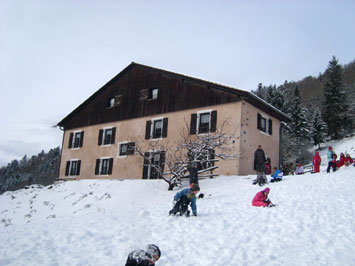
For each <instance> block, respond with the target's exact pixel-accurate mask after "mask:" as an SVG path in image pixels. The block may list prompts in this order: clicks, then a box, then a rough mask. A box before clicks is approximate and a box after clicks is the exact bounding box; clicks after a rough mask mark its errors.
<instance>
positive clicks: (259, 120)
mask: <svg viewBox="0 0 355 266" xmlns="http://www.w3.org/2000/svg"><path fill="white" fill-rule="evenodd" d="M257 128H258V129H260V130H261V114H258V124H257Z"/></svg>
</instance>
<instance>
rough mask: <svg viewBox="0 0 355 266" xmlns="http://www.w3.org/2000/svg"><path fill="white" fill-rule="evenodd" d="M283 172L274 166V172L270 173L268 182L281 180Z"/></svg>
mask: <svg viewBox="0 0 355 266" xmlns="http://www.w3.org/2000/svg"><path fill="white" fill-rule="evenodd" d="M283 175H284V174H283V173H282V171H281V170H280V169H277V168H276V167H274V174H273V175H271V180H270V182H272V183H274V182H279V181H281V180H282V177H283Z"/></svg>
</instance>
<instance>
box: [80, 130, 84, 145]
mask: <svg viewBox="0 0 355 266" xmlns="http://www.w3.org/2000/svg"><path fill="white" fill-rule="evenodd" d="M83 142H84V131H81V136H80V147H83Z"/></svg>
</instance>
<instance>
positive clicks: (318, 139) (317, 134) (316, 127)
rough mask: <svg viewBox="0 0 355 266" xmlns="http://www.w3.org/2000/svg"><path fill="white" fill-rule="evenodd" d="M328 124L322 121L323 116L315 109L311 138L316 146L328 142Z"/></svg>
mask: <svg viewBox="0 0 355 266" xmlns="http://www.w3.org/2000/svg"><path fill="white" fill-rule="evenodd" d="M327 130H328V128H327V124H326V123H324V121H323V120H322V115H321V112H320V111H319V109H318V108H317V109H315V110H314V113H313V121H312V130H311V137H312V141H313V144H314V145H318V148H320V144H322V143H324V142H325V141H326V140H327Z"/></svg>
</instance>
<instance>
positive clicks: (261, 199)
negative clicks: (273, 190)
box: [252, 187, 275, 207]
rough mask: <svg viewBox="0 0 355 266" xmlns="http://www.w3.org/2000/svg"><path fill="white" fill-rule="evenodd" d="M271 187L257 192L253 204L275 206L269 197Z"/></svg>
mask: <svg viewBox="0 0 355 266" xmlns="http://www.w3.org/2000/svg"><path fill="white" fill-rule="evenodd" d="M269 193H270V188H268V187H267V188H265V189H264V190H262V191H260V192H258V193H256V195H255V196H254V198H253V201H252V205H253V206H256V207H260V206H262V207H273V206H275V205H274V204H273V203H272V202H271V201H270V200H269V199H268V196H269Z"/></svg>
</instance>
